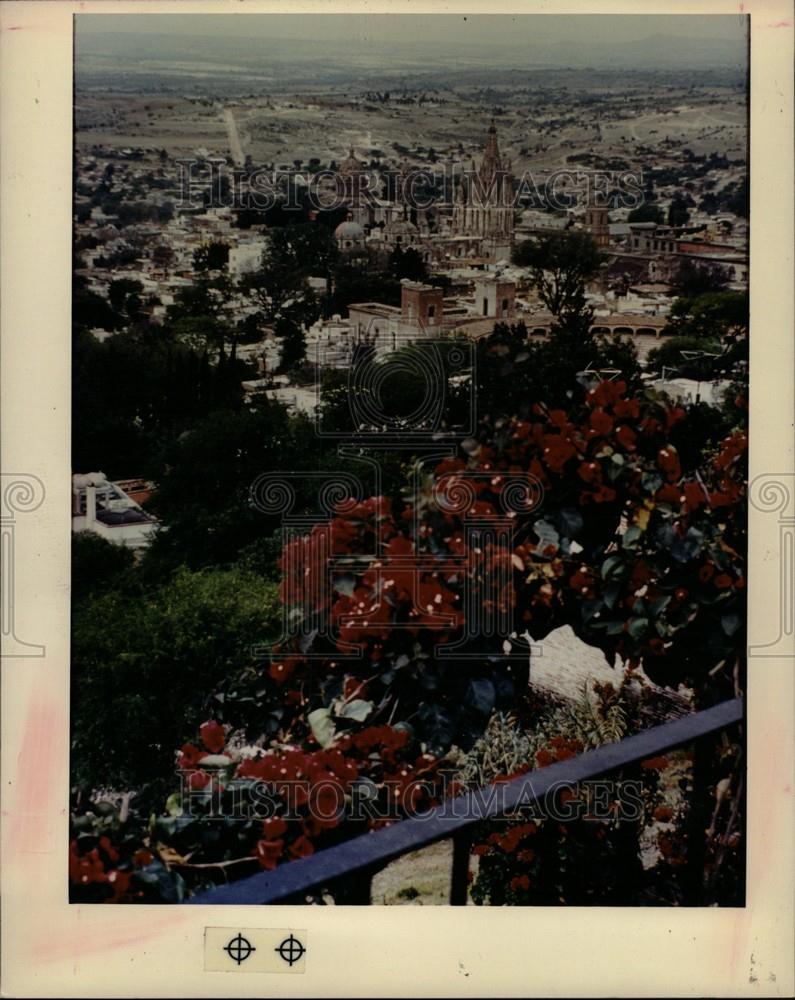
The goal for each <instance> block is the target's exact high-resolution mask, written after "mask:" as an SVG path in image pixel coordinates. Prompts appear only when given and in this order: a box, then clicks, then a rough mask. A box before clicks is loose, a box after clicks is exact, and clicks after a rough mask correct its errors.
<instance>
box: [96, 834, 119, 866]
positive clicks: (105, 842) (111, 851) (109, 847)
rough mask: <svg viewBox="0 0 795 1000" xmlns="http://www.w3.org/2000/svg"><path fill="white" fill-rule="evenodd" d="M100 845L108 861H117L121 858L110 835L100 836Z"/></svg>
mask: <svg viewBox="0 0 795 1000" xmlns="http://www.w3.org/2000/svg"><path fill="white" fill-rule="evenodd" d="M99 846H100V847H101V848H102V852H103V854H104V855H105V856H106V857H107V859H108V861H113V862H116V861H118V860H119V852H118V851H117V850H116V848H115V847H114V846H113V844H112V843H111V842H110V837H100V838H99Z"/></svg>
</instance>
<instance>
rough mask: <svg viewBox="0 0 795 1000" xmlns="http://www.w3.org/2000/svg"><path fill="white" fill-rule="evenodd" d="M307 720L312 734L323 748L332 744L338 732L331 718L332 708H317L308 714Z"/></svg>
mask: <svg viewBox="0 0 795 1000" xmlns="http://www.w3.org/2000/svg"><path fill="white" fill-rule="evenodd" d="M306 721H307V722H308V723H309V728H310V729H311V730H312V735H313V736H314V737H315V739H316V740H317V741H318V743H319V744H320V745H321V746H322V747H323V748H325V747H329V746H331V744H332V743H333V742H334V736H335V734H336V730H335V728H334V723H333V722H332V719H331V709H329V708H316V709H315V710H314V711H313V712H310V713H309V715H307V717H306Z"/></svg>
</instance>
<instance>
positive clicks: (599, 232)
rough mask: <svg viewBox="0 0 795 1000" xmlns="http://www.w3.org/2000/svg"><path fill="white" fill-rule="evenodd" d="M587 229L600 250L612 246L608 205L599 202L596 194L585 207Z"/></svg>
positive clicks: (592, 194)
mask: <svg viewBox="0 0 795 1000" xmlns="http://www.w3.org/2000/svg"><path fill="white" fill-rule="evenodd" d="M585 228H586V230H587V231H588V232H589V233H590V234H591V236H592V237H593V239H594V242H595V243H596V245H597V246H598V247H599V249H600V250H603V249H604V248H605V247H607V246H609V245H610V226H609V222H608V217H607V205H605V203H604V202H603V201H602V202H599V201H597V197H596V193H595V192H592V193H591V194H590V197H589V198H588V204H587V205H586V207H585Z"/></svg>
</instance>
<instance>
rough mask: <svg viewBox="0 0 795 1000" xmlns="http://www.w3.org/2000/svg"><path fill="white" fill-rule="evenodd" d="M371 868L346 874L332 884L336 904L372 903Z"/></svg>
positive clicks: (358, 904) (357, 904) (361, 904)
mask: <svg viewBox="0 0 795 1000" xmlns="http://www.w3.org/2000/svg"><path fill="white" fill-rule="evenodd" d="M375 873H376V870H375V869H373V868H368V869H365V870H364V871H361V872H356V873H355V874H353V875H346V876H345V877H344V878H342V879H340V880H339V881H338V882H337V883H336V884H335V885H333V886H332V895H333V897H334V902H335V903H336V904H337V905H338V906H369V905H370V904H371V903H372V901H373V900H372V895H373V876H374V875H375Z"/></svg>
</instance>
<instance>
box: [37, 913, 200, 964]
mask: <svg viewBox="0 0 795 1000" xmlns="http://www.w3.org/2000/svg"><path fill="white" fill-rule="evenodd" d="M98 905H99V906H100V908H101V904H98ZM96 908H97V907H96V906H92V910H94V909H96ZM75 909H76V910H79V908H78V907H75ZM136 909H137V907H136ZM167 909H168V911H169V912H168V914H167V915H163V916H162V917H160V918H159V919H152V917H151V915H150V914H149V913H147V915H146V916H145V917H144V916H143V915H142V916H141V918H140V920H141V923H140V926H135V925H134V924H133V922H132V921H130V923H129V924H128V926H127V927H119V926H114V922H115V919H119V918H120V921H119V922H121V921H122V920H126V918H127V917H128V915H129V916H131V917H132V916H134V915H133V914H131V913H129V910H128V908H127V907H121V908H119V907H111V912H112V913H113V916H114V918H115V919H114V920H109V919H107V916H110V915H109V914H108V915H107V916H106V918H105V919H104V920H102V921H101V922H95V921H92V924H93V926H85V925H83V926H78V927H74V928H69V929H68V930H66V931H65V932H61V933H58V932H57V930H56V929H52V930H50V931H49V932H48V933H47V934H46V935H42V937H41V938H40V939H39V940H38V941H36V942H35V943H34V944H33V946H32V948H31V956H32V957H33V958H35V959H37V960H38V961H42V962H59V961H67V960H69V961H72V960H79V959H80V958H82V957H84V956H86V955H91V954H96V953H97V952H99V953H103V952H107V951H112V950H114V949H117V948H130V947H131V946H133V945H135V946H138V945H140V944H141V943H142V942H144V941H149V940H151V939H152V938H157V937H160V936H161V935H162V934H164V933H166V932H170V931H174V930H175V928H176V927H178V926H179V925H180V924H185V923H189V922H190V919H191V918H190V917H189V916H188V914H184V915H183V914H181V913H179V912H178V910H179V908H178V907H174V908H172V907H170V906H169V907H167ZM83 912H85V908H83ZM75 915H76V916H77V917H80V916H82V914H81V913H80V912H78V913H76V914H75ZM93 916H94V913H92V914H91V917H93ZM97 916H98V914H97ZM135 916H137V914H135ZM136 954H140V950H139V949H138V948H136Z"/></svg>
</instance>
